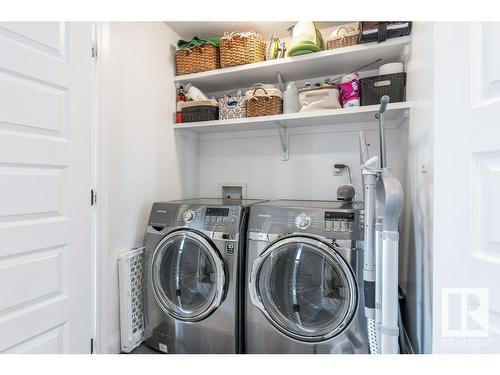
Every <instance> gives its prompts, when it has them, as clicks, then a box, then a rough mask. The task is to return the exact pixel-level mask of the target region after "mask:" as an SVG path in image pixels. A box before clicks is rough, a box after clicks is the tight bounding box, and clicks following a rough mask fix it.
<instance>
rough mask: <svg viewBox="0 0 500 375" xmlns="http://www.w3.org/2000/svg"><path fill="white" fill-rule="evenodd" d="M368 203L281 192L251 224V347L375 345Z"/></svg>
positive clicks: (317, 349) (355, 348) (322, 349)
mask: <svg viewBox="0 0 500 375" xmlns="http://www.w3.org/2000/svg"><path fill="white" fill-rule="evenodd" d="M363 215H364V211H363V206H362V205H360V204H358V203H352V202H351V203H349V202H339V201H334V202H320V201H294V200H278V201H272V202H268V203H262V204H258V205H255V206H252V208H251V210H250V219H249V224H248V247H247V272H246V273H247V283H246V285H247V290H246V304H245V305H246V308H245V324H244V325H245V340H244V345H245V350H246V352H247V353H311V354H312V353H368V332H367V328H366V320H365V318H364V308H363V306H364V300H363V292H362V291H363V277H362V270H363V252H362V250H361V245H362V242H361V241H362V240H363Z"/></svg>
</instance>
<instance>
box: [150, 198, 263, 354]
mask: <svg viewBox="0 0 500 375" xmlns="http://www.w3.org/2000/svg"><path fill="white" fill-rule="evenodd" d="M257 202H258V201H255V200H223V199H190V200H181V201H173V202H159V203H154V205H153V207H152V210H151V214H150V217H149V223H148V227H147V233H146V251H145V260H146V263H145V265H146V267H145V280H146V283H145V301H144V302H145V304H144V306H145V337H146V344H147V345H148V346H150V347H152V348H154V349H157V350H159V351H162V352H165V353H239V352H241V345H242V337H241V334H240V332H241V327H240V324H241V319H240V313H241V308H240V306H241V305H242V301H241V300H240V299H241V293H240V292H239V288H240V287H241V285H242V283H243V280H240V279H239V278H240V277H241V275H240V272H239V270H240V269H241V267H242V264H241V263H242V262H243V261H244V249H245V241H246V238H245V233H246V225H247V222H248V209H249V206H250V205H251V204H253V203H257Z"/></svg>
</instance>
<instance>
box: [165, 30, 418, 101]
mask: <svg viewBox="0 0 500 375" xmlns="http://www.w3.org/2000/svg"><path fill="white" fill-rule="evenodd" d="M410 41H411V39H410V36H405V37H401V38H395V39H389V40H386V41H385V42H382V43H367V44H358V45H356V46H352V47H345V48H339V49H333V50H327V51H321V52H316V53H311V54H308V55H303V56H296V57H286V58H282V59H276V60H269V61H263V62H259V63H254V64H247V65H240V66H235V67H232V68H225V69H217V70H210V71H208V72H201V73H194V74H185V75H181V76H175V77H174V82H175V83H178V84H180V83H184V84H185V83H188V82H191V83H192V84H193V85H195V86H196V87H198V88H199V89H200V90H202V91H205V92H218V91H223V90H233V89H239V88H244V87H249V86H251V85H253V84H254V83H256V82H261V83H273V82H277V74H278V73H279V74H281V77H282V79H283V81H286V82H289V81H298V80H304V79H309V78H317V77H328V76H330V77H333V76H336V75H340V74H345V73H348V72H350V71H352V70H354V69H356V68H358V67H361V66H363V65H366V64H369V63H370V62H372V61H375V60H377V59H380V58H381V59H382V60H381V61H379V62H378V63H376V64H373V65H370V69H378V68H379V67H380V65H383V64H386V63H389V62H396V61H401V60H402V58H403V56H404V54H405V48H406V46H407V45H409V43H410Z"/></svg>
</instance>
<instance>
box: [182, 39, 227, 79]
mask: <svg viewBox="0 0 500 375" xmlns="http://www.w3.org/2000/svg"><path fill="white" fill-rule="evenodd" d="M175 63H176V65H177V75H183V74H191V73H198V72H205V71H207V70H214V69H219V68H220V59H219V48H218V47H216V46H214V45H212V44H204V45H202V46H198V47H194V48H190V49H180V50H177V51H176V52H175Z"/></svg>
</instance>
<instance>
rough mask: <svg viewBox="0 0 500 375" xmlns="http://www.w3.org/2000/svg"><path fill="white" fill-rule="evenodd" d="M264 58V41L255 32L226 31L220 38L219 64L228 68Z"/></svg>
mask: <svg viewBox="0 0 500 375" xmlns="http://www.w3.org/2000/svg"><path fill="white" fill-rule="evenodd" d="M265 59H266V42H265V40H264V38H262V36H260V35H259V34H256V33H230V34H228V33H226V34H225V35H224V36H223V37H222V38H221V39H220V66H221V67H222V68H229V67H231V66H238V65H244V64H251V63H255V62H259V61H264V60H265Z"/></svg>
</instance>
